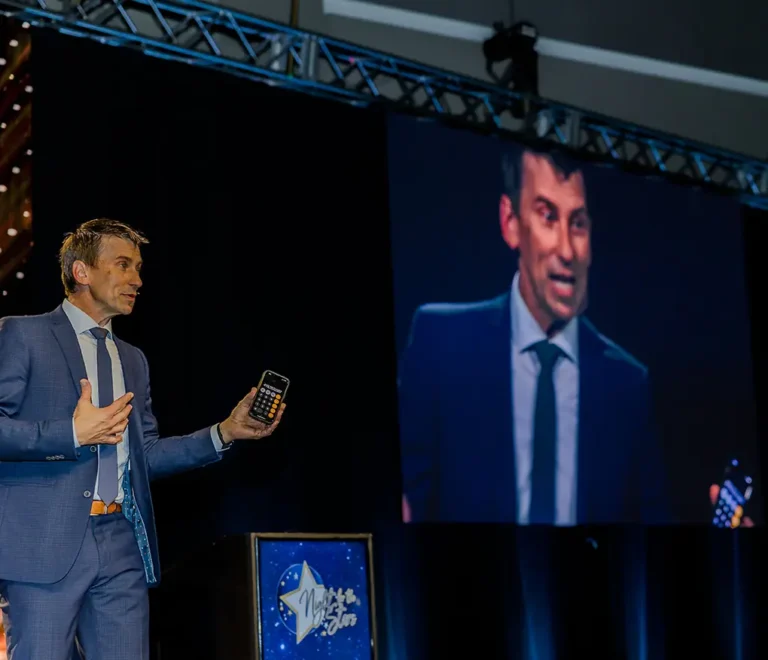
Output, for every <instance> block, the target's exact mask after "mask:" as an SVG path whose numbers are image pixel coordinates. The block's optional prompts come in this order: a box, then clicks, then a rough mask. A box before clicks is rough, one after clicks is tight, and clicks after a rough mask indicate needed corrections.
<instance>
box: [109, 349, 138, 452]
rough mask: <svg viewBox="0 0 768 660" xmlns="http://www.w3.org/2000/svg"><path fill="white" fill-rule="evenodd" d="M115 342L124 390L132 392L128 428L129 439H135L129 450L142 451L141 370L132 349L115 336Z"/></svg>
mask: <svg viewBox="0 0 768 660" xmlns="http://www.w3.org/2000/svg"><path fill="white" fill-rule="evenodd" d="M115 344H116V345H117V352H118V354H119V355H120V363H121V364H122V367H123V380H124V382H125V391H126V392H133V395H134V397H133V401H131V403H132V404H133V410H131V416H130V418H129V419H128V430H129V433H130V438H131V440H133V439H135V442H131V443H130V451H131V453H133V452H134V451H137V452H143V449H144V448H143V445H142V442H141V438H142V431H141V407H142V406H143V405H144V403H143V402H144V392H143V390H142V389H141V372H140V367H139V364H138V363H137V361H136V360H135V359H134V356H133V351H131V350H130V347H129V346H128V344H126V343H125V342H124V341H122V340H121V339H118V338H117V337H115Z"/></svg>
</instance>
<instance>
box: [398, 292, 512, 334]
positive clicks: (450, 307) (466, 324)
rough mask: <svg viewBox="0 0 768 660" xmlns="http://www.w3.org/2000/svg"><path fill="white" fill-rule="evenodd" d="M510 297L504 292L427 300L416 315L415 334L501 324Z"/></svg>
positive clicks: (413, 325)
mask: <svg viewBox="0 0 768 660" xmlns="http://www.w3.org/2000/svg"><path fill="white" fill-rule="evenodd" d="M507 298H508V295H502V296H499V297H498V298H492V299H490V300H481V301H477V302H461V303H444V302H441V303H438V302H432V303H425V304H423V305H420V306H419V307H418V308H417V309H416V311H415V312H414V314H413V320H412V321H411V335H412V337H413V336H414V335H415V334H419V335H432V336H434V335H441V336H444V335H446V334H447V335H456V334H461V333H463V332H474V331H476V329H477V328H478V327H482V326H488V325H494V324H497V323H498V322H499V321H500V320H502V319H503V314H504V309H505V305H506V299H507Z"/></svg>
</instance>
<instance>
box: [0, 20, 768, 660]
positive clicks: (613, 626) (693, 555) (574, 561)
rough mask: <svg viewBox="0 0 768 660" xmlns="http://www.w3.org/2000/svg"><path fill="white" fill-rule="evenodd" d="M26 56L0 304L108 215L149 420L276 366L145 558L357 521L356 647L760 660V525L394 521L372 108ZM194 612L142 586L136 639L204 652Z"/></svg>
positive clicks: (56, 42) (65, 54)
mask: <svg viewBox="0 0 768 660" xmlns="http://www.w3.org/2000/svg"><path fill="white" fill-rule="evenodd" d="M33 60H34V85H35V92H34V93H35V101H34V102H35V106H34V126H33V128H34V140H35V146H34V150H35V155H34V158H35V167H34V219H35V241H36V243H35V251H34V255H33V258H32V260H31V261H30V263H29V266H28V269H27V277H26V278H25V279H24V280H23V282H21V284H20V286H18V287H16V288H15V289H14V292H13V295H12V296H9V297H8V298H4V299H2V301H1V302H2V305H3V308H2V309H0V314H2V315H6V314H16V313H38V312H42V311H48V310H50V309H52V308H53V307H54V306H56V305H57V304H58V303H59V302H60V301H61V297H62V292H61V288H60V284H59V281H58V270H57V264H56V261H55V253H56V249H57V246H58V244H59V243H60V241H61V239H62V236H63V234H64V232H65V231H68V230H70V229H71V228H72V227H74V226H75V225H76V224H77V223H79V222H81V221H83V220H85V219H88V218H91V217H94V216H97V215H110V216H114V217H117V218H120V219H123V220H126V221H127V222H130V223H133V224H135V225H136V226H137V227H139V228H141V229H143V230H145V231H146V232H147V233H148V235H149V238H150V240H151V241H152V243H151V245H149V246H147V247H146V249H145V250H144V255H145V261H146V267H145V272H144V280H145V287H144V289H143V291H142V295H141V297H140V298H139V301H138V305H137V308H136V311H135V312H134V314H133V315H132V316H131V317H128V318H122V319H118V320H117V322H116V326H115V329H116V332H117V333H119V335H120V336H121V337H123V338H125V339H126V340H128V341H131V342H133V343H135V344H137V345H139V346H140V347H141V348H142V349H143V350H144V351H145V353H146V354H147V357H148V359H149V363H150V368H151V373H152V386H153V396H154V402H155V410H156V413H157V415H158V418H159V421H160V425H161V431H162V432H163V433H164V434H174V433H181V432H188V431H193V430H195V429H197V428H200V427H203V426H205V425H208V424H211V423H214V422H216V421H220V420H221V419H223V418H224V417H225V416H226V415H227V414H228V412H229V410H230V409H231V408H232V406H234V405H235V403H236V402H237V401H238V400H239V398H240V397H242V396H243V395H244V394H245V393H246V392H247V390H248V388H249V387H250V386H251V385H252V384H254V382H255V380H256V379H257V378H258V376H259V374H260V373H261V371H262V370H263V369H265V368H271V369H274V370H276V371H279V372H281V373H284V374H286V375H288V376H289V377H290V378H291V379H292V385H291V392H290V394H289V397H288V403H289V406H288V410H287V414H286V418H285V421H284V423H283V425H282V426H281V428H280V430H279V432H278V433H276V434H275V436H274V437H273V438H272V439H270V440H269V441H267V442H263V443H259V444H258V445H253V446H240V447H236V448H235V449H234V450H233V451H232V452H230V455H228V456H227V457H226V460H224V461H222V462H221V463H219V464H217V465H216V466H213V467H208V468H205V469H202V470H198V471H197V472H193V473H189V474H187V475H183V476H179V477H175V478H172V479H168V480H165V481H162V482H157V483H156V484H155V488H154V494H155V504H156V512H157V520H158V531H159V535H160V546H161V558H162V561H163V565H164V568H165V570H166V571H170V570H172V569H173V567H174V566H175V565H176V562H177V561H179V560H180V559H181V558H183V557H184V556H186V555H189V554H190V553H191V552H193V551H195V550H196V549H199V548H201V547H204V546H206V545H207V544H209V543H210V542H211V541H213V540H214V539H216V538H219V537H221V536H223V535H225V534H235V533H243V532H247V531H287V530H302V531H329V530H330V531H355V532H356V531H372V532H373V533H374V534H375V537H374V538H375V560H376V580H377V605H378V615H379V616H378V619H379V621H378V623H379V633H380V637H379V638H380V642H381V649H380V658H382V659H386V660H395V659H397V660H403V659H405V658H408V659H414V660H428V659H432V658H445V657H447V655H448V654H450V653H451V652H453V653H454V654H458V655H459V656H461V657H465V658H473V659H474V658H531V659H533V658H536V659H537V660H548V659H549V658H571V657H577V656H580V655H583V654H585V653H588V654H589V657H591V658H611V659H617V658H630V659H635V658H636V659H638V660H645V659H646V658H652V659H653V660H657V659H660V658H665V657H666V658H678V657H699V658H728V659H733V660H745V659H748V658H759V657H761V655H762V654H764V650H765V643H764V642H761V641H760V640H759V639H758V626H759V624H760V622H761V621H764V620H765V618H764V617H765V613H766V610H765V597H764V596H763V595H762V593H761V591H760V588H759V585H760V583H761V579H762V573H763V570H762V566H763V562H764V557H765V544H764V532H763V530H751V531H747V530H743V531H742V532H740V533H738V534H727V533H718V532H716V531H715V530H711V529H708V528H692V527H682V528H673V529H639V528H637V529H635V528H618V527H616V528H600V529H583V528H576V529H547V530H536V529H526V528H521V529H516V528H514V527H494V526H470V525H455V526H443V527H438V526H429V525H425V526H421V527H418V526H408V527H402V526H400V525H399V523H398V521H399V516H400V509H399V490H400V483H399V482H400V476H399V475H400V472H399V457H398V448H397V447H398V438H397V417H396V396H395V389H394V388H395V347H394V327H393V311H392V309H393V304H392V291H391V277H392V273H391V263H390V248H389V227H388V208H387V167H386V132H385V125H386V121H385V117H384V116H383V115H382V114H380V113H376V112H371V111H364V110H359V109H351V108H348V107H344V106H342V105H338V104H334V103H329V102H321V101H318V100H315V99H310V98H308V97H306V96H301V95H295V94H290V93H283V92H278V91H276V90H273V89H269V88H266V87H262V86H260V85H257V84H254V83H250V82H247V81H242V80H236V79H231V78H226V77H222V76H219V75H215V74H212V73H211V72H207V71H201V70H199V69H196V68H193V67H187V66H183V65H179V64H174V63H168V62H163V61H160V60H156V59H152V58H146V57H143V56H141V55H139V54H137V53H132V52H130V51H128V50H122V49H114V48H110V47H107V46H100V45H97V44H94V43H91V42H86V41H80V40H77V39H74V38H65V37H61V36H59V35H57V34H52V33H48V32H35V33H34V42H33ZM747 225H748V232H747V233H748V239H749V240H748V241H747V243H748V245H749V246H750V251H751V254H750V256H752V257H754V259H753V260H750V269H751V270H750V273H751V293H752V295H753V297H754V299H755V300H760V298H761V295H762V287H763V286H764V282H765V281H766V278H765V277H764V275H763V274H762V272H761V266H760V258H761V257H762V255H761V254H760V247H761V245H762V244H764V243H765V240H764V239H765V238H768V236H767V235H766V229H765V219H764V218H761V217H759V214H755V217H754V218H750V219H749V221H748V222H747ZM758 316H759V314H758V313H757V312H755V319H754V323H755V332H754V336H755V337H757V338H758V339H759V338H760V337H761V334H762V332H761V331H762V329H764V322H763V324H760V322H759V320H758ZM755 359H756V361H757V362H758V364H759V367H758V369H757V372H758V389H757V392H758V397H760V396H761V394H762V392H764V391H765V387H764V385H763V384H762V382H761V381H760V380H759V379H760V378H762V371H761V368H760V367H762V365H763V364H764V362H765V355H764V351H763V349H762V348H761V346H756V348H755ZM762 421H763V420H761V422H762ZM762 428H764V424H763V425H762V426H761V429H762ZM763 473H764V474H768V471H765V470H764V471H763ZM205 568H206V567H205V566H200V569H199V572H200V579H201V580H205V575H206V570H205ZM209 616H210V613H207V612H206V611H205V603H202V602H192V603H189V604H188V607H187V610H186V611H179V606H178V603H170V602H169V601H168V600H166V599H164V589H163V586H162V585H161V586H160V587H159V588H158V589H153V591H152V625H153V635H154V638H155V640H156V641H157V639H158V638H161V637H162V635H163V629H164V628H167V627H168V626H170V625H178V626H184V627H185V628H186V629H187V630H189V638H190V639H191V640H193V641H192V642H191V643H190V644H189V647H188V648H187V649H184V650H183V651H182V650H177V651H178V653H173V652H172V651H169V650H167V649H165V648H164V649H163V654H162V660H167V658H168V657H207V656H206V655H205V649H206V648H208V646H207V644H208V641H207V640H206V635H207V634H208V633H209V629H210V626H209V625H208V624H207V622H208V619H209ZM190 649H194V650H195V651H196V652H194V653H190ZM761 651H762V652H763V653H762V654H761ZM156 657H159V655H157V653H156Z"/></svg>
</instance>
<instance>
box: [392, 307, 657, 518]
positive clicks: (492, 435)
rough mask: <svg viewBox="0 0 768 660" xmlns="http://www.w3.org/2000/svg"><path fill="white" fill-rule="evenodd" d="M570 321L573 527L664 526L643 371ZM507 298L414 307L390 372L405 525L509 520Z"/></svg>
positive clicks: (513, 508)
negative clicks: (574, 403) (574, 406)
mask: <svg viewBox="0 0 768 660" xmlns="http://www.w3.org/2000/svg"><path fill="white" fill-rule="evenodd" d="M579 323H580V324H581V325H580V327H579V373H580V384H579V426H578V428H579V430H578V458H577V462H578V466H577V470H578V485H577V491H578V492H577V522H578V523H579V524H582V523H612V522H618V523H621V522H648V523H661V522H667V521H668V520H669V518H670V516H669V512H668V511H666V507H665V502H664V498H663V493H664V490H663V483H664V469H663V461H662V458H661V452H660V450H659V446H658V442H657V440H656V434H655V433H654V431H653V422H652V415H651V405H650V392H649V385H648V376H647V371H646V369H645V368H644V367H643V366H642V365H641V364H640V363H638V362H637V361H636V360H634V359H633V358H632V357H631V356H629V355H628V354H627V353H626V352H625V351H623V350H622V349H621V348H619V347H618V346H616V345H615V344H613V343H612V342H610V341H609V340H607V339H606V338H605V337H603V336H601V335H600V334H599V333H598V332H597V331H596V330H595V329H594V327H593V326H592V325H591V324H590V323H589V322H588V321H586V320H585V319H583V318H582V319H580V320H579ZM510 326H511V322H510V295H509V294H504V295H502V296H500V297H498V298H495V299H493V300H489V301H484V302H480V303H473V304H466V305H458V304H430V305H424V306H422V307H420V308H419V309H418V310H417V312H416V314H415V315H414V319H413V322H412V326H411V332H410V337H409V341H408V345H407V348H406V350H405V352H404V355H403V357H402V360H401V364H400V373H399V401H400V404H399V406H400V436H401V451H402V468H403V482H404V488H403V490H404V493H405V495H406V496H407V497H408V501H409V504H410V507H411V513H412V519H413V521H414V522H420V521H427V522H429V521H455V522H515V521H516V520H517V487H516V471H515V443H514V424H513V413H512V368H511V357H510V350H511V343H510V342H511V327H510Z"/></svg>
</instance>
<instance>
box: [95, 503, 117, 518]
mask: <svg viewBox="0 0 768 660" xmlns="http://www.w3.org/2000/svg"><path fill="white" fill-rule="evenodd" d="M122 510H123V505H122V504H117V503H116V502H112V504H104V502H102V501H101V500H93V501H92V502H91V515H92V516H103V515H106V514H108V513H120V512H121V511H122Z"/></svg>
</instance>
